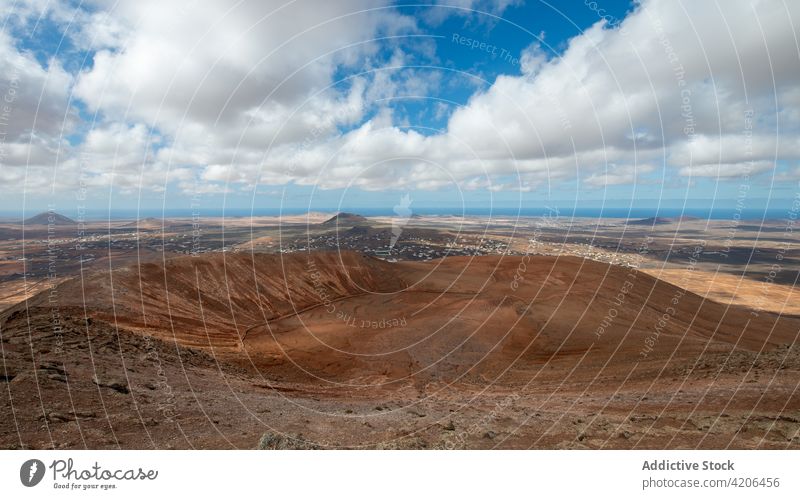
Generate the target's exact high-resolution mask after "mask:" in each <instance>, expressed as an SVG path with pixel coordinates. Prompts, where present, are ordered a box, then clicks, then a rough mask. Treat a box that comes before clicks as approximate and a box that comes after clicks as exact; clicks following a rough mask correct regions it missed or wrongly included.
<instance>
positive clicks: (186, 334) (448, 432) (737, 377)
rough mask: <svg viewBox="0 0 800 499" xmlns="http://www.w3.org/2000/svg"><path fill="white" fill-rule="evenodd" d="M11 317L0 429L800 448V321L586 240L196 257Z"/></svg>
mask: <svg viewBox="0 0 800 499" xmlns="http://www.w3.org/2000/svg"><path fill="white" fill-rule="evenodd" d="M0 325H2V329H0V331H1V332H2V347H3V359H4V367H5V372H6V374H5V377H4V378H3V379H4V380H5V381H4V382H5V383H7V384H8V390H5V391H4V394H3V396H2V398H0V405H1V406H3V408H4V410H7V412H6V413H9V414H12V416H13V417H12V418H7V419H6V420H5V421H2V422H0V445H2V446H4V447H19V446H24V447H52V446H56V447H61V446H63V447H90V448H94V447H116V446H120V447H125V448H150V447H159V448H161V447H200V448H226V447H255V446H256V445H257V444H258V442H259V439H260V438H261V436H262V435H265V438H263V439H261V444H260V445H261V446H262V447H266V448H309V447H310V448H316V447H320V448H329V447H333V448H340V447H369V448H373V447H380V448H430V447H442V448H530V447H539V448H561V447H577V448H581V447H587V448H634V447H645V448H647V447H651V448H676V447H678V448H679V447H692V448H694V447H704V448H705V447H712V448H716V447H737V448H738V447H741V448H760V447H764V448H784V447H800V436H798V430H799V429H800V395H798V393H797V388H798V384H800V376H798V374H800V349H798V348H797V347H796V346H795V343H796V338H797V335H798V331H800V320H798V319H796V318H793V317H785V316H784V317H779V316H777V315H773V314H769V313H764V312H755V311H751V310H749V309H746V308H742V307H737V306H729V305H722V304H719V303H716V302H712V301H709V300H704V299H703V298H701V297H699V296H697V295H695V294H692V293H690V292H688V291H685V290H682V289H680V288H678V287H675V286H673V285H671V284H668V283H665V282H663V281H659V280H658V279H655V278H653V277H651V276H649V275H647V274H644V273H640V272H637V271H635V270H632V269H629V268H624V267H617V266H613V265H608V264H603V263H598V262H594V261H590V260H584V259H580V258H575V257H544V256H537V257H524V258H523V257H518V256H515V257H508V256H485V257H474V258H469V257H454V258H447V259H444V260H439V261H432V262H424V263H411V262H402V263H387V262H384V261H382V260H378V259H375V258H372V257H368V256H364V255H361V254H357V253H348V252H343V253H335V252H330V253H312V254H305V253H302V254H301V253H295V254H289V255H265V254H244V253H238V254H215V255H204V256H202V257H196V258H193V257H185V258H178V259H174V260H170V261H168V262H166V263H165V264H158V265H157V264H147V265H142V266H139V267H132V268H127V269H122V270H119V271H114V272H113V273H111V274H109V273H100V274H95V275H91V276H84V278H83V279H76V280H74V281H70V282H66V283H64V284H62V285H60V286H58V287H56V288H55V289H54V290H51V291H48V292H45V293H42V294H40V295H37V296H36V297H34V298H31V299H30V300H28V301H27V302H26V303H23V304H20V305H18V306H16V307H14V308H12V309H10V310H8V311H5V312H3V314H2V315H0Z"/></svg>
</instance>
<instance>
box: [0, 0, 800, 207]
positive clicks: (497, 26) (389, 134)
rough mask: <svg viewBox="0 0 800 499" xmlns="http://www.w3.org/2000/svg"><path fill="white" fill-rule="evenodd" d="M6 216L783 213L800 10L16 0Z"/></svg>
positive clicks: (10, 45)
mask: <svg viewBox="0 0 800 499" xmlns="http://www.w3.org/2000/svg"><path fill="white" fill-rule="evenodd" d="M0 6H2V12H4V13H5V17H4V18H3V24H2V29H1V30H0V61H2V65H1V66H0V94H2V96H0V99H2V100H0V148H1V149H0V212H3V213H19V212H23V213H30V214H32V213H34V212H39V211H42V210H44V209H47V208H53V209H55V210H56V211H61V212H64V213H75V212H80V211H83V210H87V211H95V212H98V211H99V212H102V211H106V212H113V211H120V210H127V211H132V212H142V213H144V212H148V213H152V212H157V211H159V210H161V211H181V210H183V211H187V212H188V211H197V212H203V213H212V212H218V211H220V210H228V211H237V212H240V213H246V212H248V211H250V212H253V213H258V212H275V211H285V212H303V211H307V210H312V211H338V210H346V211H364V212H367V211H369V212H375V213H377V212H384V211H388V212H391V209H392V206H393V205H395V204H397V202H398V200H399V199H400V198H401V196H403V195H409V196H410V197H411V199H412V200H413V203H412V209H415V210H417V211H418V212H426V211H427V212H448V213H449V212H454V213H458V212H459V211H461V212H481V211H486V210H493V209H498V210H505V211H511V212H513V211H514V210H521V211H525V210H529V209H536V208H541V207H546V206H559V207H561V208H562V209H563V208H569V207H573V208H574V207H578V208H581V207H598V206H607V207H614V208H615V209H621V210H625V209H642V208H644V209H657V208H661V207H671V208H682V207H687V206H694V207H698V206H699V207H704V208H705V207H717V206H718V207H725V208H731V207H734V208H736V207H738V208H740V209H742V208H743V209H761V208H763V207H766V206H768V207H770V208H773V209H779V210H780V209H784V210H785V209H787V207H791V203H792V200H793V199H794V198H795V197H796V196H797V195H798V193H800V184H799V183H798V182H799V181H800V161H798V160H800V133H799V132H800V43H799V42H798V36H797V33H796V31H795V26H800V3H798V2H790V1H783V0H774V1H772V0H751V1H737V0H731V1H725V2H722V1H719V2H713V1H707V2H697V1H688V0H687V1H675V0H669V1H664V0H645V1H642V2H630V1H607V0H599V1H588V0H587V1H584V0H572V1H567V2H553V3H548V2H544V1H517V0H497V1H491V2H490V1H485V0H443V1H432V2H428V3H425V4H424V5H423V4H419V3H418V4H412V3H402V2H400V3H398V2H387V1H381V0H348V1H340V2H314V1H303V0H298V1H294V2H285V1H283V0H281V1H271V0H262V1H249V0H245V1H240V2H216V1H207V0H206V1H198V0H192V1H170V2H164V1H155V0H152V1H149V0H139V1H124V0H122V1H113V2H111V1H108V2H107V1H102V0H95V1H88V2H80V1H50V0H25V1H14V0H0Z"/></svg>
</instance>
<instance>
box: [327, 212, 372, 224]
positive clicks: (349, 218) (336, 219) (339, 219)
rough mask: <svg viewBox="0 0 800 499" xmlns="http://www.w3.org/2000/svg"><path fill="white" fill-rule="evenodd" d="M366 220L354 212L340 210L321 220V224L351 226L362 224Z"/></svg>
mask: <svg viewBox="0 0 800 499" xmlns="http://www.w3.org/2000/svg"><path fill="white" fill-rule="evenodd" d="M367 222H368V220H367V219H366V218H364V217H362V216H361V215H358V214H356V213H347V212H344V211H343V212H341V213H337V214H336V215H334V216H332V217H331V218H329V219H327V220H325V221H324V222H322V225H324V226H326V227H336V226H337V225H338V226H342V225H343V226H345V227H346V226H353V225H363V224H365V223H367Z"/></svg>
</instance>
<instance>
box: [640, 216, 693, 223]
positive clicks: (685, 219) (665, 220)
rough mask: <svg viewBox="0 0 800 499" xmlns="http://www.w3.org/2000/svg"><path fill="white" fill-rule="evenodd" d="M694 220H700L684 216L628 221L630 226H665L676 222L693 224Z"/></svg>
mask: <svg viewBox="0 0 800 499" xmlns="http://www.w3.org/2000/svg"><path fill="white" fill-rule="evenodd" d="M692 220H700V219H699V218H697V217H691V216H689V215H682V216H680V217H650V218H643V219H641V220H628V222H627V224H628V225H665V224H671V223H675V222H691V221H692Z"/></svg>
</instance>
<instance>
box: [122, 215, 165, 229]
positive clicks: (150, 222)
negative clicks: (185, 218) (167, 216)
mask: <svg viewBox="0 0 800 499" xmlns="http://www.w3.org/2000/svg"><path fill="white" fill-rule="evenodd" d="M163 224H164V221H163V220H162V219H160V218H155V217H147V218H140V219H139V220H136V221H134V222H131V223H127V224H125V225H122V226H121V227H125V228H129V227H130V228H139V229H160V228H161V227H162V226H163Z"/></svg>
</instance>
